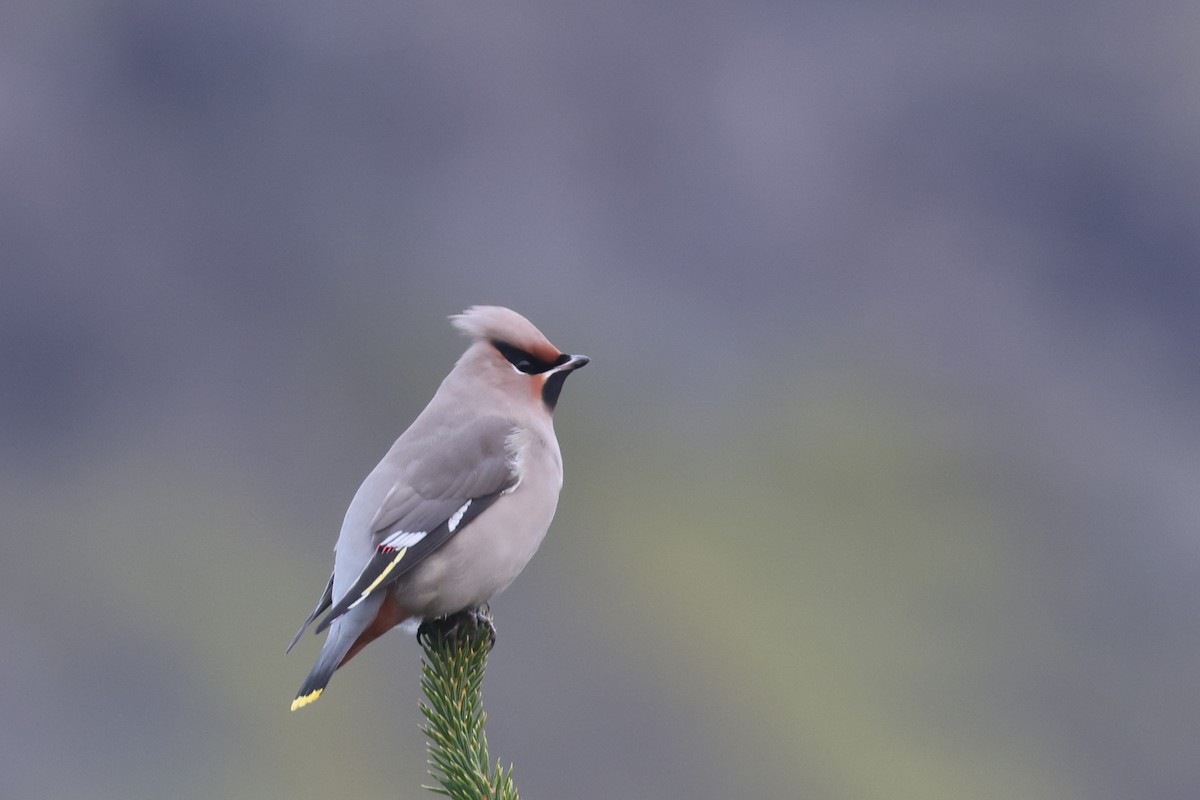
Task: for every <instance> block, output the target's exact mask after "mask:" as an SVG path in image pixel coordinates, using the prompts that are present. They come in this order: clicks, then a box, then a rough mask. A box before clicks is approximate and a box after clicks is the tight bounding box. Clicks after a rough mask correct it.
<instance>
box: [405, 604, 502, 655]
mask: <svg viewBox="0 0 1200 800" xmlns="http://www.w3.org/2000/svg"><path fill="white" fill-rule="evenodd" d="M480 628H485V629H486V630H487V637H488V650H491V649H492V648H493V647H495V646H496V626H495V625H493V624H492V617H491V611H490V609H489V608H488V607H487V606H486V605H485V606H482V607H481V608H468V609H464V610H463V611H458V612H455V613H453V614H447V615H446V616H444V617H434V618H433V619H427V620H425V621H424V622H422V623H421V626H420V627H419V628H417V639H418V641H423V640H426V639H433V638H441V639H444V640H446V641H449V642H452V641H454V640H455V639H457V638H458V637H459V636H460V635H464V634H473V633H475V632H476V631H478V630H479V629H480Z"/></svg>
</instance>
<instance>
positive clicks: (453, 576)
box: [396, 483, 558, 618]
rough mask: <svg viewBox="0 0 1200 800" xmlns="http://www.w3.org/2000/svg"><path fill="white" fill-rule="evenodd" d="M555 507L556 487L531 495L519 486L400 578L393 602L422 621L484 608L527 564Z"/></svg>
mask: <svg viewBox="0 0 1200 800" xmlns="http://www.w3.org/2000/svg"><path fill="white" fill-rule="evenodd" d="M557 503H558V490H557V487H555V489H554V491H552V492H547V491H543V492H531V491H529V486H528V484H526V483H523V484H522V485H520V486H518V487H517V488H516V489H515V490H514V491H513V492H512V494H510V495H506V496H504V497H501V498H500V499H499V500H497V501H496V502H495V503H494V504H493V505H492V506H490V507H489V508H488V509H487V510H486V511H484V512H483V513H482V514H480V515H479V516H478V517H477V518H476V519H475V520H474V521H473V522H471V524H470V525H467V526H466V527H465V528H463V529H462V530H461V531H459V532H458V533H457V534H455V535H454V536H453V537H451V539H450V540H449V541H448V542H446V544H444V545H442V547H440V548H439V549H438V550H437V552H435V553H433V554H432V555H430V556H429V557H428V558H426V559H425V560H424V561H423V562H421V564H419V565H418V566H417V567H415V568H414V569H413V571H412V572H411V573H409V574H408V575H405V576H404V577H403V578H401V579H400V581H399V582H398V585H397V587H396V599H397V600H398V601H399V602H400V604H401V605H402V606H403V607H404V609H405V610H406V611H408V612H409V613H410V614H412V615H413V616H416V617H422V618H427V617H439V616H442V615H444V614H451V613H454V612H456V611H461V610H463V609H466V608H475V607H477V606H480V605H483V604H484V603H486V602H488V601H489V600H491V599H492V598H493V597H495V596H496V595H497V594H499V593H500V592H501V591H503V590H504V589H505V588H506V587H507V586H508V585H509V584H510V583H512V582H513V579H514V578H516V577H517V575H518V574H520V572H521V570H522V569H524V567H525V565H526V564H527V563H529V559H531V558H532V557H533V554H534V553H535V552H536V551H537V549H538V545H540V544H541V543H542V539H543V538H544V537H545V535H546V531H547V529H548V528H549V527H550V522H551V520H553V518H554V510H555V506H556V505H557Z"/></svg>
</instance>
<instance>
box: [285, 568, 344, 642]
mask: <svg viewBox="0 0 1200 800" xmlns="http://www.w3.org/2000/svg"><path fill="white" fill-rule="evenodd" d="M331 605H333V575H332V574H331V575H330V576H329V583H327V584H325V591H324V592H321V599H320V600H318V601H317V607H316V608H314V609H313V610H312V613H311V614H309V615H308V619H306V620H304V624H303V625H301V626H300V630H298V631H296V635H295V636H293V637H292V643H291V644H289V645H288V647H287V650H286V651H285V653H290V652H292V648H293V647H295V646H296V642H298V641H300V637H301V636H303V635H304V629H305V628H307V627H308V626H309V625H311V624H312V621H313V620H314V619H316V618H317V617H319V616H321V612H322V611H324V610H325V609H327V608H329V607H330V606H331Z"/></svg>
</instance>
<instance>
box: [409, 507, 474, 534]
mask: <svg viewBox="0 0 1200 800" xmlns="http://www.w3.org/2000/svg"><path fill="white" fill-rule="evenodd" d="M470 506H471V501H470V500H468V501H467V502H465V503H463V505H462V508H460V509H459V510H458V511H455V512H454V513H453V514H451V515H450V519H449V520H447V522H446V525H447V527H449V528H450V532H451V533H454V529H455V528H457V527H458V523H460V522H462V518H463V514H465V513H467V509H468V508H470ZM421 535H422V536H424V535H425V534H421Z"/></svg>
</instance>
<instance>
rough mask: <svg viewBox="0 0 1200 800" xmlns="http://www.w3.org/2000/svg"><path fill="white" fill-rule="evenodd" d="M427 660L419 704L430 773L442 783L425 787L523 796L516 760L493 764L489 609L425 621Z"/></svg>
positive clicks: (497, 797) (498, 799) (463, 796)
mask: <svg viewBox="0 0 1200 800" xmlns="http://www.w3.org/2000/svg"><path fill="white" fill-rule="evenodd" d="M417 638H418V640H419V641H420V643H421V647H423V648H424V650H425V660H424V663H423V664H422V665H421V688H422V689H423V690H424V692H425V697H426V698H427V700H428V704H426V703H422V704H421V713H423V714H424V715H425V720H426V724H425V725H424V726H423V727H422V730H423V731H424V732H425V735H426V736H428V737H429V773H430V774H431V775H432V776H433V778H434V779H435V780H436V781H437V782H438V783H439V784H440V785H439V786H427V787H425V788H427V789H429V790H430V791H434V792H437V793H439V794H445V795H447V796H449V797H452V798H455V800H519V798H518V795H517V787H516V785H515V784H514V783H513V779H512V765H511V764H510V765H509V767H508V770H507V771H506V770H504V769H503V768H502V767H501V766H500V763H499V761H497V762H496V765H495V766H494V767H493V766H492V764H491V756H489V755H488V746H487V736H486V735H484V732H483V723H484V722H485V721H486V720H487V714H485V713H484V711H483V701H482V698H481V694H482V686H483V672H484V669H485V668H486V667H487V658H488V653H489V652H490V651H491V649H492V646H493V645H494V644H495V643H496V629H495V628H494V627H493V626H492V619H491V616H490V615H489V614H488V613H487V611H486V609H472V610H469V611H462V612H459V613H458V614H452V615H450V616H449V617H442V618H439V619H434V620H427V621H426V622H424V623H422V624H421V628H420V630H419V631H418V632H417Z"/></svg>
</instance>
